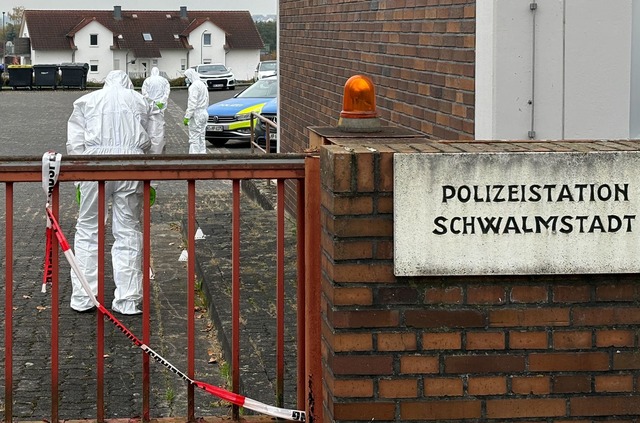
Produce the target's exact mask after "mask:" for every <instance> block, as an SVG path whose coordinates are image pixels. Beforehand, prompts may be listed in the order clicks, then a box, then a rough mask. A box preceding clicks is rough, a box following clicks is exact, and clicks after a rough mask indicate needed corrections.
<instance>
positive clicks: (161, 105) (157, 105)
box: [141, 66, 171, 154]
mask: <svg viewBox="0 0 640 423" xmlns="http://www.w3.org/2000/svg"><path fill="white" fill-rule="evenodd" d="M170 92H171V87H170V86H169V81H167V78H164V77H162V76H160V71H159V70H158V68H157V67H155V66H154V67H153V68H151V76H149V77H148V78H147V79H145V80H144V82H143V83H142V90H141V93H142V95H143V96H144V97H145V98H146V99H147V100H148V101H149V103H150V104H151V107H152V108H151V115H149V124H148V128H147V129H148V132H149V138H151V148H150V149H149V153H150V154H162V153H164V146H165V142H164V111H165V110H166V108H167V102H168V101H169V93H170Z"/></svg>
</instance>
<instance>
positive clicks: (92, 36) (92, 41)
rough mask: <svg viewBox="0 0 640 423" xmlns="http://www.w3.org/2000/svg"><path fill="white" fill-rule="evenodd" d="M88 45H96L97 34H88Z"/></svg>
mask: <svg viewBox="0 0 640 423" xmlns="http://www.w3.org/2000/svg"><path fill="white" fill-rule="evenodd" d="M89 45H90V46H91V47H98V34H90V35H89Z"/></svg>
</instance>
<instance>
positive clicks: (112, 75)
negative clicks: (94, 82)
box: [104, 70, 133, 89]
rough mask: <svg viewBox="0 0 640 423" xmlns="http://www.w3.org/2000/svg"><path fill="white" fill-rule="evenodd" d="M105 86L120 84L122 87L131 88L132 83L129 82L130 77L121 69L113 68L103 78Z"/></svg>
mask: <svg viewBox="0 0 640 423" xmlns="http://www.w3.org/2000/svg"><path fill="white" fill-rule="evenodd" d="M104 86H105V87H117V86H121V87H124V88H129V89H133V84H132V83H131V79H129V76H128V75H127V74H126V73H125V72H124V71H123V70H113V71H111V72H109V73H108V74H107V77H106V78H105V80H104Z"/></svg>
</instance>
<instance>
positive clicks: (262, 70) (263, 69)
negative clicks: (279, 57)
mask: <svg viewBox="0 0 640 423" xmlns="http://www.w3.org/2000/svg"><path fill="white" fill-rule="evenodd" d="M277 74H278V62H277V61H275V60H265V61H264V62H260V63H258V66H256V72H255V75H254V79H255V80H256V81H257V80H259V79H262V78H266V77H267V76H273V75H277Z"/></svg>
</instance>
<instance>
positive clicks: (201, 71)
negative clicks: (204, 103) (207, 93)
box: [185, 63, 236, 90]
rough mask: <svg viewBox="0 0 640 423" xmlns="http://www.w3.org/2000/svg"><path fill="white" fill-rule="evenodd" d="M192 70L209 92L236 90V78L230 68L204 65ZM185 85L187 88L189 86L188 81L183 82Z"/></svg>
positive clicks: (215, 64)
mask: <svg viewBox="0 0 640 423" xmlns="http://www.w3.org/2000/svg"><path fill="white" fill-rule="evenodd" d="M192 69H195V71H196V72H198V75H200V79H201V80H202V81H203V82H204V83H205V84H207V88H209V89H210V90H214V89H219V90H224V89H225V88H228V89H230V90H235V88H236V77H235V76H234V75H233V72H231V68H227V67H226V66H225V65H223V64H221V63H205V64H202V65H197V66H193V67H192ZM185 83H186V84H187V86H189V85H190V84H191V82H190V81H188V80H185Z"/></svg>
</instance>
